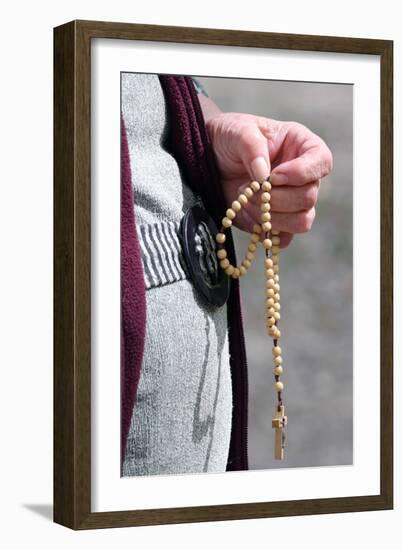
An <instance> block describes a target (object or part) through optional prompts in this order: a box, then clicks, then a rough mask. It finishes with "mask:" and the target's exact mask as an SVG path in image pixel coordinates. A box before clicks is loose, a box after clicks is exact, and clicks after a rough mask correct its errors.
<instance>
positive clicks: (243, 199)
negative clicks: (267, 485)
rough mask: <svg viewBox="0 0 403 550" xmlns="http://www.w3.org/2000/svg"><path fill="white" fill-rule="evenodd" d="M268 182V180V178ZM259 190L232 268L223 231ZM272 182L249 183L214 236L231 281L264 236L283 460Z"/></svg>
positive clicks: (277, 452)
mask: <svg viewBox="0 0 403 550" xmlns="http://www.w3.org/2000/svg"><path fill="white" fill-rule="evenodd" d="M269 179H270V178H269ZM260 189H261V190H262V194H261V207H260V208H261V212H262V214H261V223H260V224H255V225H254V226H253V232H252V235H251V240H250V243H249V246H248V252H247V253H246V256H245V259H244V260H243V261H242V264H241V265H240V266H239V267H236V266H233V265H231V263H230V262H229V260H228V258H227V251H226V250H225V248H224V243H225V240H226V237H225V230H226V229H228V228H229V227H231V225H232V222H233V220H234V219H235V217H236V215H237V212H239V211H240V210H241V208H242V207H243V206H245V205H246V204H247V203H248V200H249V199H250V198H251V197H252V196H253V194H254V193H257V192H258V191H260ZM270 191H271V183H270V181H269V180H268V181H264V182H263V183H259V182H258V181H252V182H251V183H250V185H249V186H248V187H246V189H244V191H243V192H242V193H241V194H240V195H239V197H238V198H237V200H235V201H234V202H233V203H232V205H231V208H228V210H227V211H226V215H225V217H224V218H223V219H222V226H221V229H220V231H219V233H217V235H216V241H217V244H218V249H217V257H218V259H219V263H220V266H221V268H222V269H223V270H224V272H225V273H226V275H228V276H229V277H232V278H233V279H239V277H243V276H244V275H245V274H246V272H247V271H248V269H249V268H250V266H251V264H252V261H253V260H254V258H255V252H256V248H257V244H258V243H259V241H260V234H261V233H262V231H263V232H264V234H265V238H264V240H263V242H262V244H263V248H264V249H265V270H266V279H267V280H266V309H267V313H266V330H267V334H268V336H270V337H271V338H273V349H272V353H273V374H274V379H275V384H274V386H275V389H276V392H277V406H276V411H275V415H274V418H273V419H272V428H274V429H275V448H274V457H275V458H276V459H278V460H283V459H284V446H285V426H286V425H287V417H286V416H285V409H284V405H283V399H282V390H283V388H284V384H283V383H282V382H281V381H280V375H281V374H282V372H283V367H282V363H283V360H282V357H281V348H280V346H279V345H278V340H279V339H280V337H281V333H280V330H279V328H278V326H277V324H278V321H279V320H280V284H279V280H280V278H279V252H280V237H279V234H280V232H279V231H277V230H274V229H272V226H271V223H270V220H271V214H270V209H271V206H270V199H271V195H270Z"/></svg>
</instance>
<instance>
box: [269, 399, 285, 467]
mask: <svg viewBox="0 0 403 550" xmlns="http://www.w3.org/2000/svg"><path fill="white" fill-rule="evenodd" d="M284 413H285V408H284V405H280V410H278V408H277V407H276V413H275V416H274V418H273V419H272V421H271V426H272V428H274V429H275V430H276V432H275V450H274V458H276V459H278V460H283V459H284V446H285V426H286V425H287V417H286V416H285V414H284Z"/></svg>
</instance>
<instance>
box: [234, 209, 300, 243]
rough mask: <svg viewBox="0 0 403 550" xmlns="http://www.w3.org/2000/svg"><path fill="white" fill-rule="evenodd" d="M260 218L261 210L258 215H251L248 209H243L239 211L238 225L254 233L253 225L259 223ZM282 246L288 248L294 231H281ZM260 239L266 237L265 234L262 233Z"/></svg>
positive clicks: (243, 229)
mask: <svg viewBox="0 0 403 550" xmlns="http://www.w3.org/2000/svg"><path fill="white" fill-rule="evenodd" d="M259 219H260V211H259V215H258V217H256V218H255V217H254V216H253V215H251V213H250V212H248V210H246V209H243V210H241V211H240V212H239V214H238V216H237V222H236V226H237V227H238V228H239V229H241V230H242V231H247V232H248V233H252V231H253V226H254V225H255V223H258V222H259ZM279 236H280V248H286V247H287V246H288V245H289V244H290V242H291V241H292V239H293V237H294V235H293V234H292V233H288V232H287V231H280V235H279ZM260 237H261V238H260V240H261V241H262V240H263V239H264V238H265V234H264V233H262V234H261V236H260Z"/></svg>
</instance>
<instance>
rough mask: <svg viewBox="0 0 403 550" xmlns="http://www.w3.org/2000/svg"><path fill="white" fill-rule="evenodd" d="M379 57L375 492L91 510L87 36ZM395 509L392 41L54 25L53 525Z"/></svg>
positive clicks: (86, 23)
mask: <svg viewBox="0 0 403 550" xmlns="http://www.w3.org/2000/svg"><path fill="white" fill-rule="evenodd" d="M94 38H112V39H119V40H140V41H142V40H146V41H159V42H166V43H169V42H174V43H184V44H189V43H190V44H206V45H215V46H239V47H247V48H273V49H277V50H303V51H312V52H334V53H342V54H349V53H353V54H364V55H374V56H379V57H380V67H381V78H380V82H381V89H380V114H381V119H380V132H381V134H380V141H381V158H380V172H381V178H380V195H381V204H380V214H381V215H380V220H381V226H380V234H381V239H380V242H381V250H380V254H381V257H382V270H381V277H380V295H381V308H380V326H381V329H382V330H381V335H380V339H381V340H380V342H381V350H382V357H381V359H382V361H381V365H380V369H381V378H380V391H381V394H380V404H381V408H380V439H381V441H380V492H379V494H374V495H363V496H355V497H343V498H321V499H306V500H285V501H279V502H251V503H239V504H223V505H211V506H191V507H175V508H163V509H146V510H121V511H105V512H92V511H91V486H90V480H91V391H90V390H91V369H90V358H91V289H90V276H91V261H90V260H91V240H90V221H91V193H90V182H91V173H90V172H91V171H90V165H91V151H90V97H91V95H90V86H91V48H90V44H91V40H92V39H94ZM392 508H393V42H391V41H386V40H374V39H362V38H345V37H329V36H306V35H293V34H275V33H269V32H250V31H240V30H222V29H207V28H189V27H173V26H159V25H143V24H128V23H115V22H114V23H112V22H101V21H72V22H69V23H66V24H64V25H61V26H59V27H56V28H55V29H54V521H55V522H57V523H60V524H62V525H65V526H67V527H70V528H72V529H91V528H109V527H127V526H137V525H157V524H168V523H185V522H202V521H219V520H229V519H252V518H265V517H266V518H268V517H278V516H293V515H308V514H329V513H343V512H354V511H369V510H387V509H392Z"/></svg>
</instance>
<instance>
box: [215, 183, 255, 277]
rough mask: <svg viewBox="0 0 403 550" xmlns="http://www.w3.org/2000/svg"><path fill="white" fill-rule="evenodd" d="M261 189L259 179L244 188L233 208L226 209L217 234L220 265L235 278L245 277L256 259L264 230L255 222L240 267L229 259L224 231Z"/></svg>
mask: <svg viewBox="0 0 403 550" xmlns="http://www.w3.org/2000/svg"><path fill="white" fill-rule="evenodd" d="M259 190H260V183H259V182H258V181H252V183H251V184H250V185H249V186H248V187H246V188H245V189H244V190H243V192H242V193H241V194H240V195H239V197H238V198H237V199H236V200H235V201H234V202H233V203H232V205H231V208H228V210H227V211H226V214H225V216H224V218H223V219H222V226H221V229H220V231H219V233H217V235H216V241H217V244H218V250H217V257H218V259H219V260H220V266H221V268H222V269H223V270H224V271H225V273H226V274H227V275H229V276H230V277H232V278H233V279H238V278H239V277H243V276H244V275H245V274H246V273H247V271H248V269H249V268H250V266H251V265H252V262H253V260H254V259H255V253H256V248H257V245H258V243H259V241H260V233H261V232H262V228H261V226H260V225H259V224H255V225H254V226H253V232H252V234H251V239H250V242H249V245H248V251H247V253H246V255H245V258H244V260H243V261H242V263H241V265H240V266H239V267H237V266H234V265H232V264H231V263H230V261H229V260H228V257H227V251H226V250H225V248H224V243H225V240H226V236H225V233H224V231H225V230H226V229H228V228H229V227H231V225H232V222H233V220H234V219H235V217H236V215H237V213H238V212H240V210H241V209H242V207H243V206H246V205H247V204H248V202H249V199H250V198H251V197H252V196H253V194H254V193H257V192H258V191H259Z"/></svg>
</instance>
